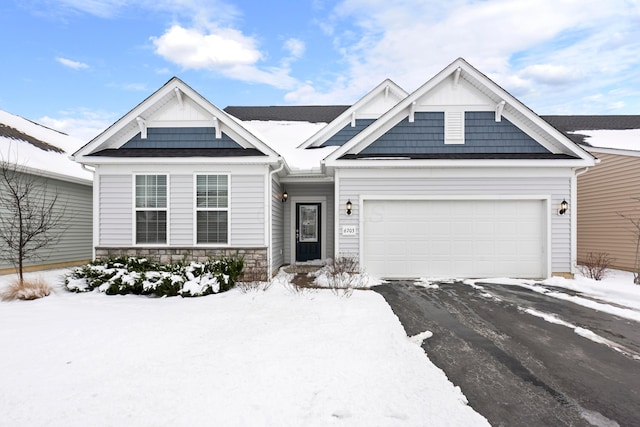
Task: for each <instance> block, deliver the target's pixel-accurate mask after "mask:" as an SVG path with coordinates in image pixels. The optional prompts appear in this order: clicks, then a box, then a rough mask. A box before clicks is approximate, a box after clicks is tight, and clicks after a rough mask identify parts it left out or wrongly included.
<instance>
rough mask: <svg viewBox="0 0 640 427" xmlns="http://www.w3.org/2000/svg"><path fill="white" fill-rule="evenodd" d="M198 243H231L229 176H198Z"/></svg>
mask: <svg viewBox="0 0 640 427" xmlns="http://www.w3.org/2000/svg"><path fill="white" fill-rule="evenodd" d="M196 223H197V225H196V243H198V244H226V243H228V242H229V176H228V175H196Z"/></svg>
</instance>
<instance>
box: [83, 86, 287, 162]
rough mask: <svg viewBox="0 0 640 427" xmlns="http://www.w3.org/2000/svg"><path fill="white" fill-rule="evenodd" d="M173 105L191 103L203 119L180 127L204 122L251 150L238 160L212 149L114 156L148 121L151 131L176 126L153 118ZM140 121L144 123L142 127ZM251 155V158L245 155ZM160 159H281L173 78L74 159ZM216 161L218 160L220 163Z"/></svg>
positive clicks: (133, 153) (226, 160)
mask: <svg viewBox="0 0 640 427" xmlns="http://www.w3.org/2000/svg"><path fill="white" fill-rule="evenodd" d="M170 104H171V105H173V104H177V105H178V106H179V108H185V107H184V106H185V105H187V104H189V105H190V106H193V107H194V109H195V110H194V111H198V112H199V113H200V115H201V116H202V117H199V118H198V119H197V120H193V117H185V118H183V119H182V120H178V121H177V123H178V125H179V122H181V121H182V122H190V123H192V124H193V123H195V122H197V125H198V126H202V125H203V123H204V124H206V125H207V126H210V127H215V128H216V130H217V132H218V133H219V134H221V135H222V134H223V133H224V135H228V136H229V137H230V138H231V139H232V140H233V141H234V142H236V143H237V144H238V145H239V146H240V149H245V150H249V151H247V153H244V155H241V156H237V158H236V156H233V157H230V156H229V150H228V149H226V148H222V149H210V150H209V151H208V153H207V155H206V156H205V155H199V156H194V155H193V153H191V155H189V156H187V157H180V156H178V157H172V156H164V155H163V153H166V151H163V149H162V148H160V149H159V150H160V151H162V152H160V151H159V152H158V153H155V154H152V151H153V150H156V151H158V149H155V148H148V149H145V150H149V151H148V156H147V155H145V156H141V155H140V154H141V153H140V152H139V150H133V151H130V149H129V152H128V153H126V152H122V153H118V155H115V152H116V151H117V150H118V149H120V148H121V147H122V146H123V145H124V144H126V143H127V142H128V141H129V140H130V139H131V138H133V137H134V136H135V135H137V134H139V133H141V129H142V127H143V126H146V123H147V121H148V122H149V123H148V126H149V128H153V127H154V125H158V124H162V125H163V126H166V125H167V124H168V125H171V124H172V123H176V121H175V120H173V121H169V122H167V121H166V120H164V121H162V120H158V121H156V122H154V115H155V114H161V112H162V109H165V108H168V107H167V106H168V105H170ZM141 122H142V123H143V124H141ZM185 148H188V147H185ZM216 150H218V151H216ZM179 152H180V151H179V150H177V151H174V154H178V153H179ZM99 153H100V154H99ZM248 153H250V154H251V155H246V154H248ZM255 153H260V155H259V156H255V155H253V154H255ZM126 154H130V155H129V156H125V157H123V155H126ZM143 154H144V153H143ZM203 154H204V152H203ZM158 156H162V157H164V160H163V161H166V162H181V161H185V159H189V160H187V161H192V160H193V159H194V158H206V159H207V161H209V162H211V161H214V162H215V161H218V162H224V163H233V162H238V163H256V162H257V163H265V162H266V163H275V162H277V161H278V159H279V158H280V155H279V154H278V153H277V152H276V151H275V150H273V149H272V148H271V147H270V146H268V145H267V144H265V143H264V142H263V141H262V140H260V139H259V138H258V137H257V136H255V135H254V134H253V133H251V132H250V131H249V130H248V129H246V128H245V127H244V126H243V125H242V123H241V122H240V121H239V120H237V119H236V118H234V117H233V116H231V115H229V114H227V113H226V112H224V111H223V110H221V109H219V108H218V107H216V106H215V105H213V104H212V103H211V102H209V101H208V100H207V99H205V98H204V97H202V96H201V95H200V94H199V93H198V92H196V91H195V90H193V89H192V88H191V87H190V86H188V85H187V84H185V83H184V82H183V81H182V80H180V79H179V78H177V77H173V78H171V79H170V80H169V81H168V82H167V83H165V84H164V85H163V86H162V87H161V88H160V89H158V90H157V91H155V92H154V93H153V94H151V95H150V96H149V97H147V98H146V99H145V100H144V101H142V102H141V103H140V104H138V105H137V106H136V107H135V108H133V109H132V110H131V111H129V112H128V113H127V114H125V115H124V116H123V117H122V118H120V119H119V120H118V121H116V122H115V123H114V124H113V125H111V126H110V127H109V128H107V129H106V130H105V131H104V132H102V133H101V134H100V135H98V136H96V137H95V138H94V139H93V140H91V141H90V142H89V143H88V144H86V145H85V146H84V147H82V148H81V149H79V150H78V151H76V152H75V153H74V154H73V156H72V158H73V159H74V160H77V161H79V162H81V163H85V164H98V163H114V162H118V163H123V162H127V161H131V162H139V161H140V159H141V158H144V157H158ZM216 158H219V160H217V159H216Z"/></svg>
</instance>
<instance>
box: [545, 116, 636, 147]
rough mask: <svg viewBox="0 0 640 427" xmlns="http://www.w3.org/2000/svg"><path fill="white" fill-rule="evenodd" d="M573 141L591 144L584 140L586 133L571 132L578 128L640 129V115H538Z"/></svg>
mask: <svg viewBox="0 0 640 427" xmlns="http://www.w3.org/2000/svg"><path fill="white" fill-rule="evenodd" d="M540 117H541V118H542V119H543V120H545V121H546V122H547V123H549V124H550V125H551V126H553V127H555V128H556V129H558V130H559V131H561V132H562V133H564V134H565V135H567V137H569V139H571V140H572V141H573V142H575V143H578V144H583V145H587V146H588V145H591V144H589V143H588V142H586V141H585V138H586V137H587V135H583V134H579V133H571V132H575V131H579V130H625V129H640V115H627V116H622V115H619V116H616V115H602V116H594V115H590V116H540Z"/></svg>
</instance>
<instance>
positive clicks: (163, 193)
mask: <svg viewBox="0 0 640 427" xmlns="http://www.w3.org/2000/svg"><path fill="white" fill-rule="evenodd" d="M136 243H137V244H151V243H167V176H166V175H136Z"/></svg>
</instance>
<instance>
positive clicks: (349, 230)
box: [342, 225, 358, 236]
mask: <svg viewBox="0 0 640 427" xmlns="http://www.w3.org/2000/svg"><path fill="white" fill-rule="evenodd" d="M357 234H358V227H356V226H355V225H343V226H342V235H343V236H355V235H357Z"/></svg>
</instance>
